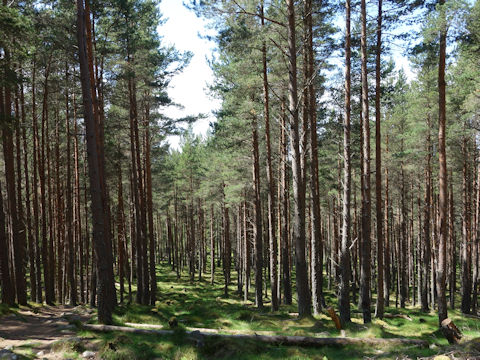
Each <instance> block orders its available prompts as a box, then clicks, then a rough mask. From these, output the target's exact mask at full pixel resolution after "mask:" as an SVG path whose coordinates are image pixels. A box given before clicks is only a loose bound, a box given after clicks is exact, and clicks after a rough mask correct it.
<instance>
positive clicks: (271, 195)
mask: <svg viewBox="0 0 480 360" xmlns="http://www.w3.org/2000/svg"><path fill="white" fill-rule="evenodd" d="M263 11H264V9H263V1H262V4H261V7H260V12H261V19H262V27H264V26H265V18H264V14H263ZM262 64H263V108H264V118H265V145H266V148H267V183H268V244H269V258H270V289H271V291H272V311H277V310H278V292H277V290H278V284H277V281H278V269H277V264H278V244H277V237H276V227H275V223H276V219H275V184H274V179H273V166H272V148H271V145H270V105H269V95H268V75H267V46H266V44H265V41H264V42H263V43H262Z"/></svg>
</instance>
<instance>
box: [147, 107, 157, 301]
mask: <svg viewBox="0 0 480 360" xmlns="http://www.w3.org/2000/svg"><path fill="white" fill-rule="evenodd" d="M150 153H151V146H150V104H148V103H147V105H146V109H145V168H146V169H145V170H146V178H147V179H146V180H147V181H146V187H147V194H146V195H147V219H148V240H149V251H150V253H149V255H150V264H149V273H150V286H151V288H150V305H155V301H156V300H157V277H156V271H155V233H154V230H153V194H152V165H151V160H150Z"/></svg>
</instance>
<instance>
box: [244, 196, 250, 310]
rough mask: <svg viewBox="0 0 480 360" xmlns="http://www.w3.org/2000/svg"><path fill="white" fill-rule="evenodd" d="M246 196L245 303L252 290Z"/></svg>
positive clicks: (245, 202)
mask: <svg viewBox="0 0 480 360" xmlns="http://www.w3.org/2000/svg"><path fill="white" fill-rule="evenodd" d="M245 198H246V194H245V193H244V201H243V247H244V252H245V259H244V266H243V268H244V272H245V274H244V276H243V278H244V279H245V288H244V290H243V301H245V302H246V301H247V300H248V291H249V290H250V253H251V246H250V237H249V232H248V227H247V217H248V216H247V201H246V200H245Z"/></svg>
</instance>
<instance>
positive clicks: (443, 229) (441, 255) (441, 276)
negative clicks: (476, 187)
mask: <svg viewBox="0 0 480 360" xmlns="http://www.w3.org/2000/svg"><path fill="white" fill-rule="evenodd" d="M439 5H440V7H441V8H440V16H441V19H442V21H441V23H442V26H441V28H440V49H439V60H438V110H439V111H438V166H439V170H438V189H439V197H438V208H439V209H438V210H439V219H438V220H439V232H438V258H437V274H436V284H437V304H438V322H439V324H441V323H442V321H443V320H445V319H446V318H447V317H448V314H447V300H446V294H445V268H446V261H447V253H446V244H447V239H448V233H447V231H448V228H447V215H448V201H447V200H448V198H447V196H448V195H447V189H448V188H447V154H446V149H445V133H446V130H445V123H446V99H445V87H446V82H445V58H446V48H447V30H446V20H445V16H446V15H445V12H446V10H445V9H444V7H445V6H444V5H445V0H439Z"/></svg>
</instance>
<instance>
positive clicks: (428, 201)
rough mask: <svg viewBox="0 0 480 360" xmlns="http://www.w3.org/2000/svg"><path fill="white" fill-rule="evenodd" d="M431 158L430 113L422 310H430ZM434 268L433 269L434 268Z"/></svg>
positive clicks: (424, 212) (424, 216)
mask: <svg viewBox="0 0 480 360" xmlns="http://www.w3.org/2000/svg"><path fill="white" fill-rule="evenodd" d="M431 158H432V148H431V138H430V115H427V164H426V169H425V199H424V204H425V206H424V209H423V214H424V215H423V241H424V244H423V245H422V251H423V266H422V272H423V276H422V280H423V283H422V284H420V286H421V297H420V305H421V308H422V311H424V312H428V310H429V307H428V279H429V274H430V272H429V268H430V257H431V234H430V215H431V207H432V204H431V182H432V180H431V176H432V168H431ZM432 270H433V269H432Z"/></svg>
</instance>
